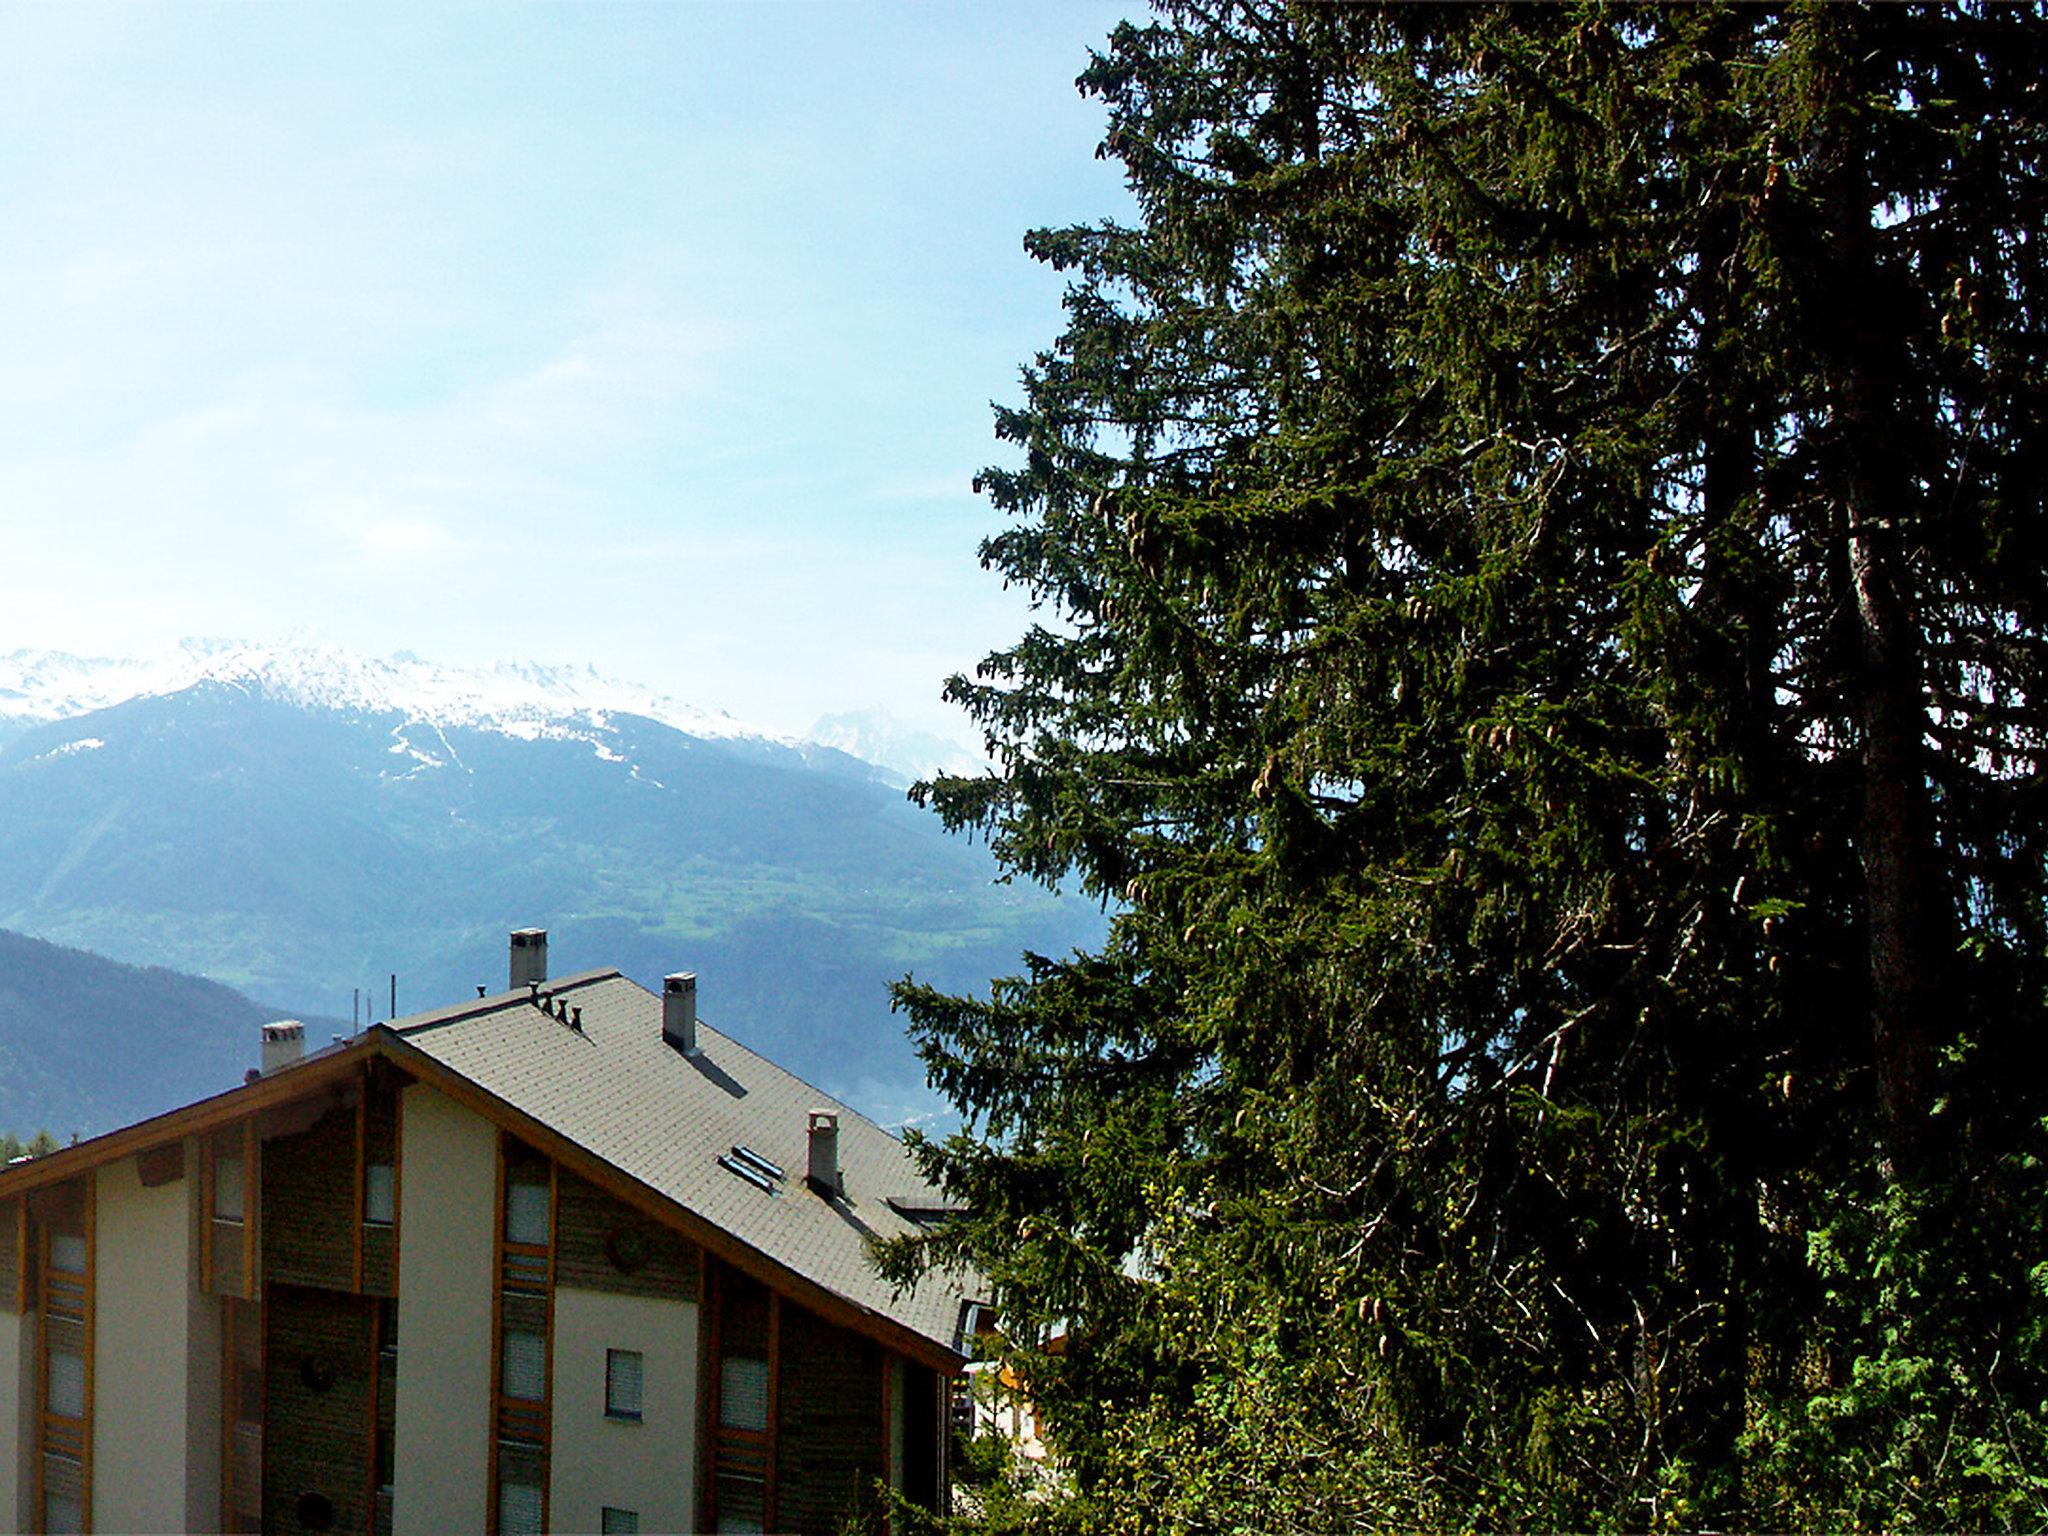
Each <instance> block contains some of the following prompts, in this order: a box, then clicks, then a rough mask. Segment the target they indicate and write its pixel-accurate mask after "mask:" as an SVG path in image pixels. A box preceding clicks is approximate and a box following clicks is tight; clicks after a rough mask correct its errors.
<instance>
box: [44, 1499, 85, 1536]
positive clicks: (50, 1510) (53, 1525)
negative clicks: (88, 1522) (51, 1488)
mask: <svg viewBox="0 0 2048 1536" xmlns="http://www.w3.org/2000/svg"><path fill="white" fill-rule="evenodd" d="M43 1529H44V1530H46V1531H51V1532H57V1531H82V1530H84V1529H85V1510H84V1508H83V1506H81V1505H80V1504H79V1502H78V1500H77V1499H75V1498H73V1497H71V1496H70V1495H69V1494H63V1493H56V1492H50V1493H45V1494H44V1495H43Z"/></svg>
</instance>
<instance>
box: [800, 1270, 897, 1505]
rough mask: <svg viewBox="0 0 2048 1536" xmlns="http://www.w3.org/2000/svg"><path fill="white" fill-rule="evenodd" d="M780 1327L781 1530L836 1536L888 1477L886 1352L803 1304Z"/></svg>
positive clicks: (871, 1341)
mask: <svg viewBox="0 0 2048 1536" xmlns="http://www.w3.org/2000/svg"><path fill="white" fill-rule="evenodd" d="M779 1328H780V1333H781V1338H780V1340H779V1345H780V1347H779V1349H778V1351H777V1353H778V1354H779V1355H780V1357H781V1360H780V1376H781V1379H780V1381H779V1383H778V1389H777V1392H776V1426H775V1427H776V1434H775V1490H776V1494H775V1511H774V1516H775V1526H776V1529H778V1530H786V1531H796V1532H804V1533H812V1532H815V1533H817V1536H832V1533H834V1532H836V1531H838V1530H839V1529H840V1528H841V1526H842V1525H843V1523H844V1522H845V1520H846V1517H847V1515H848V1514H849V1513H850V1512H851V1511H853V1510H854V1509H855V1508H856V1507H860V1506H863V1505H864V1504H865V1502H866V1500H867V1499H868V1497H869V1494H870V1490H871V1484H872V1482H873V1479H875V1478H876V1477H879V1476H881V1475H882V1472H883V1457H884V1455H885V1451H886V1446H887V1444H888V1441H887V1438H886V1426H887V1422H888V1420H887V1414H886V1408H885V1405H884V1403H883V1397H882V1364H883V1356H882V1350H881V1347H880V1346H879V1345H877V1344H876V1343H875V1342H874V1341H873V1340H871V1339H864V1338H862V1337H861V1336H860V1335H858V1334H855V1333H851V1332H849V1331H848V1330H846V1329H844V1328H837V1327H834V1326H833V1325H832V1324H830V1323H828V1322H825V1321H824V1320H823V1319H821V1318H818V1317H814V1316H813V1315H811V1314H810V1313H808V1312H806V1311H804V1310H803V1309H802V1308H801V1307H793V1306H787V1305H785V1306H784V1307H782V1309H781V1318H780V1323H779Z"/></svg>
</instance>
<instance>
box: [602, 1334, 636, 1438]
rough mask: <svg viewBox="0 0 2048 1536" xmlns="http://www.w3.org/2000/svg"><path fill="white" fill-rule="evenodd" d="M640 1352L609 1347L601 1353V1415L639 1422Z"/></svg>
mask: <svg viewBox="0 0 2048 1536" xmlns="http://www.w3.org/2000/svg"><path fill="white" fill-rule="evenodd" d="M640 1372H641V1360H640V1351H639V1350H637V1349H608V1350H606V1351H605V1352H604V1416H605V1417H606V1418H608V1419H630V1420H632V1421H633V1422H634V1423H635V1424H637V1423H639V1422H640Z"/></svg>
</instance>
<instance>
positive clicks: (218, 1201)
mask: <svg viewBox="0 0 2048 1536" xmlns="http://www.w3.org/2000/svg"><path fill="white" fill-rule="evenodd" d="M213 1219H214V1220H215V1221H240V1220H241V1219H242V1160H241V1159H240V1158H239V1157H216V1158H215V1159H214V1160H213Z"/></svg>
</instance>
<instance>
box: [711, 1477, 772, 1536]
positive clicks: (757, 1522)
mask: <svg viewBox="0 0 2048 1536" xmlns="http://www.w3.org/2000/svg"><path fill="white" fill-rule="evenodd" d="M714 1488H715V1496H716V1498H717V1500H718V1529H719V1530H720V1531H721V1532H724V1531H732V1532H743V1533H746V1536H758V1533H759V1532H762V1531H765V1530H766V1529H767V1528H768V1485H767V1483H766V1482H764V1481H763V1480H762V1479H761V1478H758V1477H749V1476H748V1475H746V1474H745V1473H742V1472H721V1473H720V1474H719V1475H718V1481H717V1483H716V1484H715V1485H714Z"/></svg>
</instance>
